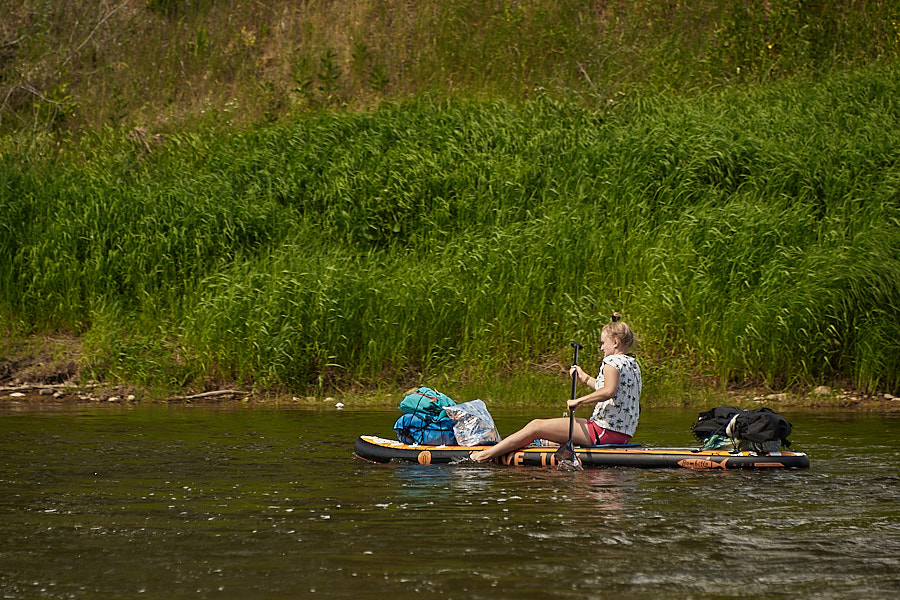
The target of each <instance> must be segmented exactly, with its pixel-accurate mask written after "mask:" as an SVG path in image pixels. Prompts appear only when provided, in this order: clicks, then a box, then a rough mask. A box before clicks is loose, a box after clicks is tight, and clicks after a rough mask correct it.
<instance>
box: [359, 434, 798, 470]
mask: <svg viewBox="0 0 900 600" xmlns="http://www.w3.org/2000/svg"><path fill="white" fill-rule="evenodd" d="M485 447H486V446H471V447H470V446H423V445H418V444H404V443H403V442H398V441H396V440H388V439H384V438H380V437H377V436H374V435H362V436H360V437H359V438H358V439H357V440H356V455H357V456H359V457H360V458H362V459H365V460H368V461H372V462H377V463H387V462H391V461H398V462H408V463H418V464H420V465H438V464H449V463H457V462H463V461H466V460H468V458H469V453H470V452H472V451H474V450H482V449H483V448H485ZM557 450H559V446H528V447H526V448H522V449H520V450H516V451H514V452H510V453H509V454H505V455H503V456H500V457H498V458H496V459H494V461H493V462H495V463H498V464H501V465H510V466H516V467H526V466H534V467H556V466H557V461H556V451H557ZM575 454H576V455H577V456H578V459H579V460H580V461H581V464H582V465H583V466H584V467H643V468H662V467H676V468H688V469H808V468H809V457H808V456H807V455H806V454H804V453H803V452H789V451H780V452H770V453H767V454H757V453H756V452H749V451H729V450H699V449H696V448H649V447H644V446H641V445H640V444H625V445H621V446H575Z"/></svg>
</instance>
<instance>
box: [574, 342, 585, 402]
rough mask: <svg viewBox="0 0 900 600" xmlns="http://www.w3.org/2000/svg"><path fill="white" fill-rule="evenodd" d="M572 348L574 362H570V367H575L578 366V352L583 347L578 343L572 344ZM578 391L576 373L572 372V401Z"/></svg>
mask: <svg viewBox="0 0 900 600" xmlns="http://www.w3.org/2000/svg"><path fill="white" fill-rule="evenodd" d="M572 347H573V348H575V360H574V361H573V362H572V366H573V367H574V366H576V365H577V364H578V351H579V350H581V348H582V347H583V346H582V345H581V344H579V343H578V342H572ZM577 391H578V371H572V400H574V399H575V398H576V392H577Z"/></svg>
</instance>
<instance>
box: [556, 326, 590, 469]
mask: <svg viewBox="0 0 900 600" xmlns="http://www.w3.org/2000/svg"><path fill="white" fill-rule="evenodd" d="M572 347H573V348H575V361H574V362H573V363H572V365H573V366H574V365H577V364H578V351H579V350H581V349H582V348H583V346H582V345H581V344H579V343H578V342H572ZM577 390H578V372H577V371H575V372H573V373H572V400H574V399H575V397H576V396H575V393H576V392H577ZM574 428H575V409H574V408H570V409H569V441H568V442H566V443H565V444H564V445H563V446H560V448H559V450H557V451H556V454H554V456H555V457H556V464H557V468H559V469H572V470H575V471H582V470H584V468H583V467H582V466H581V461H580V460H578V456H577V455H576V454H575V447H574V446H573V445H572V432H573V430H574Z"/></svg>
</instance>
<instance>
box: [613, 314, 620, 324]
mask: <svg viewBox="0 0 900 600" xmlns="http://www.w3.org/2000/svg"><path fill="white" fill-rule="evenodd" d="M621 320H622V315H621V314H620V313H619V312H614V313H613V314H612V322H613V323H615V322H616V321H621Z"/></svg>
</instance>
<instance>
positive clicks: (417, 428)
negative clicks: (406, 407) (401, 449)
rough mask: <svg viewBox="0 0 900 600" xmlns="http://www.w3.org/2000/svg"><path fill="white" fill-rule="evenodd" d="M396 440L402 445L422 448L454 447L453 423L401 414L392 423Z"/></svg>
mask: <svg viewBox="0 0 900 600" xmlns="http://www.w3.org/2000/svg"><path fill="white" fill-rule="evenodd" d="M394 431H396V432H397V439H398V440H400V441H401V442H403V443H404V444H422V445H423V446H455V445H456V437H455V436H454V435H453V421H452V420H450V419H441V420H439V421H433V420H432V419H431V417H429V416H428V415H425V414H423V413H403V414H402V415H400V418H399V419H397V422H396V423H394Z"/></svg>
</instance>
